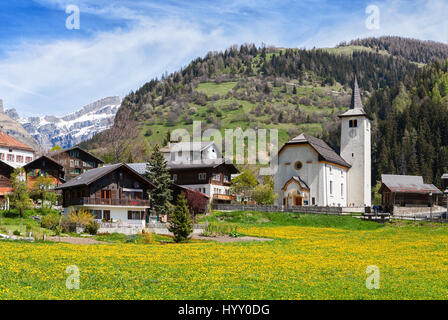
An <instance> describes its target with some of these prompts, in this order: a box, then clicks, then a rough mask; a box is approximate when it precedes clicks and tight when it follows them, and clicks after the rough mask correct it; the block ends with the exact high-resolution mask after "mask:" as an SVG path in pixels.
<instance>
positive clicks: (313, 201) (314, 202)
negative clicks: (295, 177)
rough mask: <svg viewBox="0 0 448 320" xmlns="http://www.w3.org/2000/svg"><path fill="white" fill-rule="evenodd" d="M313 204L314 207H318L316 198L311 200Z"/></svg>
mask: <svg viewBox="0 0 448 320" xmlns="http://www.w3.org/2000/svg"><path fill="white" fill-rule="evenodd" d="M311 204H312V205H313V206H314V205H316V198H314V197H313V198H311Z"/></svg>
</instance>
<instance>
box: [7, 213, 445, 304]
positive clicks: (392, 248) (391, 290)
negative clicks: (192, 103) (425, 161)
mask: <svg viewBox="0 0 448 320" xmlns="http://www.w3.org/2000/svg"><path fill="white" fill-rule="evenodd" d="M207 219H208V220H210V221H213V222H220V223H228V224H234V225H237V226H238V228H239V231H240V233H242V234H246V235H254V236H260V237H266V238H273V239H274V240H273V241H268V242H255V241H253V242H244V243H243V242H239V243H235V242H234V243H217V242H194V243H188V244H171V243H165V244H160V243H159V244H150V245H144V244H129V243H111V244H100V245H70V244H59V243H20V242H4V241H2V242H0V255H1V259H0V299H446V298H447V296H448V254H447V249H448V229H447V228H446V227H443V226H440V225H436V224H434V225H431V224H414V223H402V222H401V223H392V224H387V225H381V224H377V223H375V222H364V221H360V220H359V219H355V218H351V217H338V216H316V215H312V216H311V215H298V214H282V213H256V212H234V213H215V214H214V215H213V216H212V217H208V218H207ZM71 265H76V266H77V267H78V268H79V271H80V289H79V290H68V289H66V286H65V282H66V279H67V277H68V276H69V275H68V274H66V273H65V270H66V268H67V267H68V266H71ZM370 265H374V266H377V267H378V268H379V270H380V289H379V290H368V289H367V288H366V285H365V281H366V278H367V277H368V274H366V268H367V267H368V266H370Z"/></svg>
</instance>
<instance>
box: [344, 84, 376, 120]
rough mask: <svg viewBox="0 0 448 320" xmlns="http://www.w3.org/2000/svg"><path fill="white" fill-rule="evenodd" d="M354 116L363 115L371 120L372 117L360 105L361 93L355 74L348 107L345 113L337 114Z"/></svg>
mask: <svg viewBox="0 0 448 320" xmlns="http://www.w3.org/2000/svg"><path fill="white" fill-rule="evenodd" d="M356 116H365V117H367V118H369V119H371V120H372V118H371V117H370V116H369V115H368V114H367V113H366V112H365V111H364V106H363V105H362V99H361V93H360V90H359V86H358V79H357V78H356V76H355V81H354V84H353V91H352V100H351V103H350V109H349V110H348V111H346V112H345V113H343V114H341V115H339V118H343V117H356Z"/></svg>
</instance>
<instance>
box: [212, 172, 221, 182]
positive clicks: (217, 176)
mask: <svg viewBox="0 0 448 320" xmlns="http://www.w3.org/2000/svg"><path fill="white" fill-rule="evenodd" d="M212 180H214V181H221V175H220V174H219V173H215V174H213V176H212Z"/></svg>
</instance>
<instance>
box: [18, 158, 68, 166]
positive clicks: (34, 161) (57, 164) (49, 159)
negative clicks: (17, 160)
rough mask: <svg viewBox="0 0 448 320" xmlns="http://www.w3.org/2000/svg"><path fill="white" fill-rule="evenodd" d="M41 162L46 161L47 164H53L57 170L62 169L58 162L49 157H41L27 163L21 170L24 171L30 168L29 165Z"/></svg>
mask: <svg viewBox="0 0 448 320" xmlns="http://www.w3.org/2000/svg"><path fill="white" fill-rule="evenodd" d="M42 160H45V161H48V162H51V163H53V164H54V165H55V166H57V167H58V168H59V169H63V168H64V167H63V166H62V165H61V164H60V163H59V162H57V161H55V160H54V159H52V158H50V157H47V156H41V157H39V158H37V159H34V160H33V161H31V162H28V163H27V164H26V165H24V166H23V168H25V169H26V168H28V167H30V166H31V165H33V164H34V163H36V162H39V161H42Z"/></svg>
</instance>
